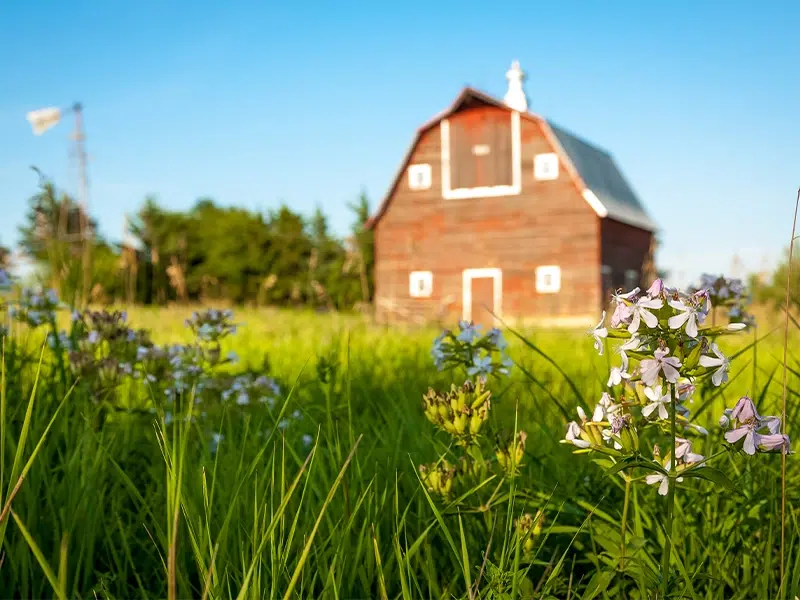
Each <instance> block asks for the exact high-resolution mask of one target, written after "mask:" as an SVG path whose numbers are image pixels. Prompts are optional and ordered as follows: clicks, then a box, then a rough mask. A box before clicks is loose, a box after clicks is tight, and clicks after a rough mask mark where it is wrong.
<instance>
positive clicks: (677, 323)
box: [562, 278, 789, 494]
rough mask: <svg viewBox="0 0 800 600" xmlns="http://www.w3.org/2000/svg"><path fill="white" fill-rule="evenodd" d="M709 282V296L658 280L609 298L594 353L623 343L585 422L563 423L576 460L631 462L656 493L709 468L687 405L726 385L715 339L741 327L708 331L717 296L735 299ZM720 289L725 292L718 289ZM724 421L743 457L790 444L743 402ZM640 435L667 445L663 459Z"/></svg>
mask: <svg viewBox="0 0 800 600" xmlns="http://www.w3.org/2000/svg"><path fill="white" fill-rule="evenodd" d="M709 283H713V285H715V286H717V287H716V288H714V291H713V292H712V290H711V289H706V288H703V289H697V290H692V291H689V292H683V291H680V290H677V289H670V288H668V287H666V286H665V285H664V284H663V282H662V281H661V280H659V279H657V280H656V281H655V282H654V283H653V285H652V286H651V287H650V288H649V289H648V290H646V291H644V292H643V291H641V290H640V289H639V288H636V289H634V290H632V291H630V292H627V293H623V292H621V291H619V292H617V293H615V294H614V295H613V302H614V310H613V313H612V315H611V317H610V319H609V322H608V325H606V313H605V312H604V313H603V317H602V318H601V320H600V322H599V323H598V324H597V326H596V327H595V328H594V329H592V330H591V331H590V334H591V335H592V336H593V338H594V346H595V349H596V350H597V351H598V352H599V353H600V354H602V353H603V350H604V348H605V345H606V343H607V340H608V339H609V338H615V339H619V340H621V341H622V343H621V344H620V345H619V348H618V349H617V354H618V355H619V363H618V364H616V365H614V366H613V367H612V368H611V371H610V373H609V377H608V381H607V382H606V384H607V387H608V388H609V392H605V393H603V395H602V397H601V398H600V400H599V402H598V403H597V405H596V406H595V409H594V410H593V411H592V414H591V416H589V415H587V413H586V411H585V410H584V409H583V408H581V407H579V408H578V417H579V418H578V420H575V421H572V422H570V423H569V425H568V427H567V432H566V435H565V436H564V439H563V440H562V442H563V443H567V444H571V445H572V446H574V447H575V448H576V449H575V452H576V453H584V452H598V453H601V454H605V455H607V456H610V457H611V458H612V461H619V460H633V459H634V458H635V460H636V461H637V462H636V464H635V466H637V467H644V468H646V469H648V470H649V471H650V474H649V475H647V477H645V481H646V482H647V483H649V484H652V485H655V484H658V486H659V493H661V494H666V493H667V491H668V490H669V486H670V481H671V480H674V481H676V482H680V481H682V480H683V479H682V478H683V477H684V476H697V475H696V473H697V472H698V470H699V469H701V468H703V467H705V466H706V462H707V461H706V459H705V457H703V456H702V455H701V454H698V453H696V452H695V451H694V450H693V448H692V441H691V439H690V437H689V434H692V435H696V434H701V435H707V434H708V431H706V429H704V428H703V427H701V426H700V425H697V424H695V423H692V421H691V412H690V410H689V408H688V406H687V405H688V404H691V403H692V402H693V399H692V398H693V395H694V393H695V390H696V386H697V385H698V383H700V382H705V381H708V382H710V384H711V385H713V386H721V385H723V384H724V383H725V382H727V380H728V372H729V370H730V360H729V358H728V357H727V356H725V354H724V353H723V351H722V350H721V349H720V347H719V345H718V343H717V340H718V338H720V337H721V336H723V335H726V334H732V333H735V332H737V331H742V330H744V329H745V328H746V327H747V324H746V323H742V322H729V323H728V324H726V325H720V326H713V325H711V326H709V325H708V317H709V314H710V313H711V311H712V307H713V302H714V301H715V299H716V300H718V299H719V298H720V293H722V295H723V296H724V295H725V294H727V295H728V296H729V297H731V298H734V297H737V294H739V293H740V287H738V286H737V284H736V283H735V282H733V283H731V280H724V279H719V278H717V279H715V280H714V281H713V282H710V281H709ZM723 284H724V286H727V287H724V288H723V287H720V286H723ZM721 290H722V292H721ZM747 400H748V401H749V399H747ZM723 421H724V424H725V425H728V424H730V425H731V426H732V427H733V429H732V430H731V431H729V432H728V433H727V434H726V440H727V441H728V442H730V443H736V442H738V441H739V440H742V439H744V442H743V444H744V447H745V451H746V452H747V453H748V454H753V453H755V451H756V449H759V450H764V451H775V450H781V451H788V446H789V440H788V438H787V437H785V436H783V437H780V435H781V434H778V433H777V431H778V428H779V420H778V421H777V423H776V419H775V418H774V417H766V418H762V417H760V416H758V414H757V413H756V411H755V408H754V407H752V403H750V404H749V405H748V404H747V403H746V402H744V399H743V400H741V401H740V402H739V404H737V407H736V408H734V409H732V410H729V411H726V415H724V416H723ZM723 421H721V424H722V423H723ZM646 432H652V434H653V435H654V436H655V437H656V438H660V439H662V440H663V439H664V438H665V437H666V438H667V441H668V443H669V450H668V451H667V452H666V453H664V455H663V456H662V454H661V451H660V450H659V446H658V444H657V443H656V444H654V445H653V446H651V447H653V448H654V451H653V457H652V460H651V459H646V458H644V457H643V455H642V453H641V451H640V446H642V445H643V442H641V439H642V437H643V436H644V435H645V434H646Z"/></svg>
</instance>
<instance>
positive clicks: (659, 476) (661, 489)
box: [644, 460, 683, 496]
mask: <svg viewBox="0 0 800 600" xmlns="http://www.w3.org/2000/svg"><path fill="white" fill-rule="evenodd" d="M671 466H672V461H671V460H668V461H667V464H665V465H664V468H665V469H666V470H667V471H669V469H670V467H671ZM644 480H645V481H646V482H647V484H648V485H653V484H656V483H658V484H659V486H658V493H659V494H661V495H662V496H666V495H667V492H669V477H667V476H666V475H664V474H663V473H652V474H650V475H648V476H647V477H645V478H644ZM675 481H677V482H679V483H681V482H683V477H678V478H677V479H676V480H675Z"/></svg>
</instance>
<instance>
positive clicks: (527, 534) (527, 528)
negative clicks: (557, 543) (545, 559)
mask: <svg viewBox="0 0 800 600" xmlns="http://www.w3.org/2000/svg"><path fill="white" fill-rule="evenodd" d="M514 525H515V527H516V533H517V536H518V538H519V540H520V541H521V542H522V552H523V554H524V555H525V557H526V558H528V557H530V555H531V554H532V553H533V549H534V547H535V542H536V538H537V537H538V536H539V535H540V534H541V533H542V526H543V525H544V513H543V512H542V511H541V510H539V511H537V513H536V516H531V514H530V513H525V514H524V515H522V516H521V517H519V518H518V519H516V521H515V522H514Z"/></svg>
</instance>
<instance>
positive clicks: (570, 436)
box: [564, 421, 591, 448]
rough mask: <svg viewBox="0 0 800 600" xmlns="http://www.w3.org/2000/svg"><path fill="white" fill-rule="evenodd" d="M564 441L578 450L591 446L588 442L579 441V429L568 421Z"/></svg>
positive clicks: (575, 424) (573, 422)
mask: <svg viewBox="0 0 800 600" xmlns="http://www.w3.org/2000/svg"><path fill="white" fill-rule="evenodd" d="M564 440H566V441H567V442H569V443H571V444H572V445H574V446H577V447H578V448H588V447H589V446H591V444H590V443H589V442H587V441H586V440H582V439H581V427H580V425H578V424H577V423H576V422H575V421H570V423H569V425H568V426H567V435H565V436H564Z"/></svg>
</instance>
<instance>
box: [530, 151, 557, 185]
mask: <svg viewBox="0 0 800 600" xmlns="http://www.w3.org/2000/svg"><path fill="white" fill-rule="evenodd" d="M559 162H560V161H559V160H558V153H557V152H545V153H543V154H537V155H536V156H534V157H533V177H534V179H536V181H553V180H555V179H558V170H559V169H558V163H559Z"/></svg>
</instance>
